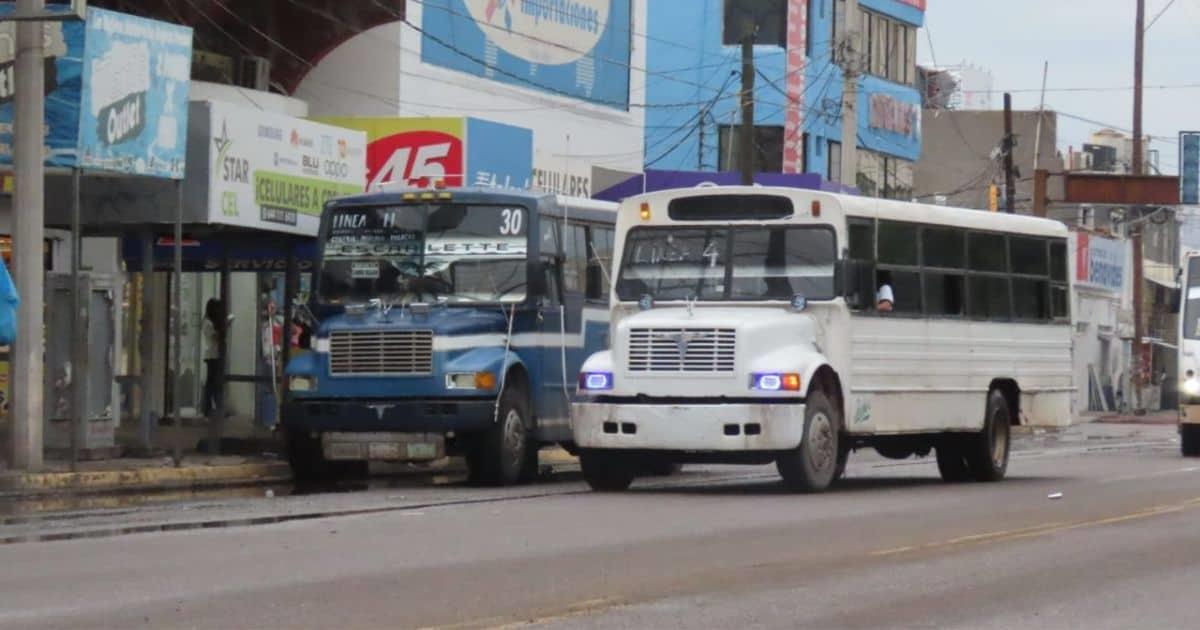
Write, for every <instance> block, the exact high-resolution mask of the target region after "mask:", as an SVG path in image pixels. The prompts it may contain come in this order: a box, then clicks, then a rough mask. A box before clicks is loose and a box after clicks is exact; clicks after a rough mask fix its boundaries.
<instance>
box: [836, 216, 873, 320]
mask: <svg viewBox="0 0 1200 630" xmlns="http://www.w3.org/2000/svg"><path fill="white" fill-rule="evenodd" d="M848 229H849V232H850V233H849V235H848V236H847V241H848V245H849V250H848V252H847V255H848V257H849V259H850V260H852V261H854V263H855V264H854V266H853V268H854V271H855V273H856V275H857V276H858V277H857V278H855V279H854V281H853V282H848V283H847V284H844V285H843V286H845V287H847V289H848V288H849V287H850V286H854V287H857V290H856V291H855V292H856V293H857V292H858V291H864V292H867V293H870V295H869V296H864V297H866V299H859V298H858V296H856V295H846V297H847V298H849V300H848V301H849V303H851V304H869V305H870V306H868V307H867V310H874V309H875V303H876V299H875V297H876V296H875V293H876V288H877V287H876V286H875V221H873V220H871V219H850V221H849V225H848ZM847 280H849V279H847ZM847 293H849V291H847Z"/></svg>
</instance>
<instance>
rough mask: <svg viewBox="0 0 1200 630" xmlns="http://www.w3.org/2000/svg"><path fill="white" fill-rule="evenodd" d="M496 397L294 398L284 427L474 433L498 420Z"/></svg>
mask: <svg viewBox="0 0 1200 630" xmlns="http://www.w3.org/2000/svg"><path fill="white" fill-rule="evenodd" d="M495 413H496V409H495V400H494V399H492V398H481V399H470V400H444V399H436V398H435V399H421V400H380V401H357V400H338V399H323V400H303V399H299V400H291V401H289V402H287V403H284V405H283V418H282V420H283V426H284V428H285V429H287V430H289V431H296V432H298V433H325V432H330V431H337V432H346V433H367V432H372V433H438V434H445V433H447V432H451V431H453V432H457V433H471V432H475V431H483V430H486V429H487V428H488V427H490V426H491V425H492V423H493V422H494V421H495Z"/></svg>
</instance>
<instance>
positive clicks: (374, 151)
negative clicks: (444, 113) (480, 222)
mask: <svg viewBox="0 0 1200 630" xmlns="http://www.w3.org/2000/svg"><path fill="white" fill-rule="evenodd" d="M318 120H320V121H321V122H324V123H328V124H330V125H337V126H339V127H345V128H348V129H357V130H361V131H365V132H366V134H367V142H368V145H367V182H368V186H372V187H373V186H377V185H379V184H383V183H394V182H403V183H404V184H405V185H407V186H415V187H420V188H423V187H427V186H431V185H432V184H433V182H434V181H435V180H439V179H440V180H442V181H444V182H445V183H446V185H447V186H481V187H485V188H527V187H528V186H529V179H530V172H531V170H532V164H533V133H532V132H530V131H529V130H528V129H522V128H520V127H513V126H511V125H504V124H500V123H495V122H491V121H487V120H480V119H477V118H457V117H444V118H320V119H318Z"/></svg>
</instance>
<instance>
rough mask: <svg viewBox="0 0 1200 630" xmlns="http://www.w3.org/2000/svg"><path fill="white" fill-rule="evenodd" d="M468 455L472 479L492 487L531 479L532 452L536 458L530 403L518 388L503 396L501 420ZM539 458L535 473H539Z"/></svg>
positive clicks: (505, 391) (535, 465)
mask: <svg viewBox="0 0 1200 630" xmlns="http://www.w3.org/2000/svg"><path fill="white" fill-rule="evenodd" d="M480 438H481V439H480V440H479V441H478V442H477V443H476V444H475V447H474V448H472V449H471V451H470V452H469V453H468V455H467V460H468V461H467V465H468V466H469V467H470V469H471V478H472V479H473V480H476V481H479V482H480V483H483V484H486V485H490V486H511V485H513V484H516V483H518V482H520V481H522V480H523V479H529V478H530V476H529V473H528V472H527V471H526V469H527V468H529V467H530V456H529V453H530V451H532V452H533V456H534V457H535V458H536V457H537V449H536V448H535V447H534V446H533V444H532V441H533V440H532V438H533V436H532V435H531V433H530V431H529V405H528V403H527V402H526V400H525V394H524V392H523V391H521V389H520V388H518V387H506V388H505V389H504V393H503V394H501V395H500V415H499V419H498V421H497V422H496V423H495V424H493V425H492V426H491V427H490V428H489V429H488V430H487V431H486V432H484V433H483V435H482V436H480ZM536 461H537V460H536V459H535V460H534V463H533V468H534V471H533V474H536V473H537V463H536Z"/></svg>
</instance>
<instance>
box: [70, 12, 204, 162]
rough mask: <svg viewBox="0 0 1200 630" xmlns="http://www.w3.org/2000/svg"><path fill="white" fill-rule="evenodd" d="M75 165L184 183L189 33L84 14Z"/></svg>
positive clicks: (108, 15) (135, 20)
mask: <svg viewBox="0 0 1200 630" xmlns="http://www.w3.org/2000/svg"><path fill="white" fill-rule="evenodd" d="M85 39H86V48H85V51H84V64H83V94H82V102H81V104H80V108H79V166H80V167H82V168H88V169H100V170H107V171H117V172H120V173H127V174H131V175H149V176H153V177H165V178H170V179H182V178H183V175H184V164H185V157H186V155H185V153H186V147H187V102H188V90H189V87H190V85H191V75H192V29H190V28H188V27H186V26H178V25H175V24H169V23H166V22H158V21H155V20H147V19H145V18H141V17H137V16H134V15H126V14H124V13H116V12H114V11H105V10H103V9H95V8H92V9H88V12H87V27H86V35H85Z"/></svg>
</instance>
